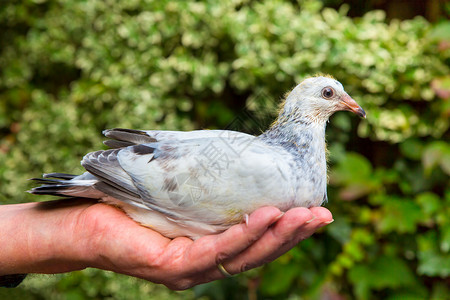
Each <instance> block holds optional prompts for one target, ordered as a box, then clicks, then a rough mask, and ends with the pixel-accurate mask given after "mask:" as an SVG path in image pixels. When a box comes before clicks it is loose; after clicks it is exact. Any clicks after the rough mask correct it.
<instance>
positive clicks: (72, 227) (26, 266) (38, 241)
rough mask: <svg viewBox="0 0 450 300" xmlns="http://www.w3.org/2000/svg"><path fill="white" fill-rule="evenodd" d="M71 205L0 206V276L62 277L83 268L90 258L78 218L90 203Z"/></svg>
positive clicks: (54, 202)
mask: <svg viewBox="0 0 450 300" xmlns="http://www.w3.org/2000/svg"><path fill="white" fill-rule="evenodd" d="M62 201H68V202H67V203H65V202H62ZM71 201H72V200H61V201H50V202H45V203H25V204H15V205H4V206H0V226H1V227H0V230H1V235H0V245H1V246H0V275H8V274H21V273H22V274H23V273H46V274H50V273H62V272H68V271H73V270H80V269H84V268H85V267H86V266H87V263H86V261H87V260H88V257H89V255H90V254H89V249H88V248H87V247H86V245H87V240H86V238H84V237H83V230H82V228H80V227H82V224H81V223H80V222H79V216H80V215H81V214H82V212H83V210H85V209H86V208H87V207H89V206H90V205H92V203H89V202H88V203H86V202H83V203H82V202H78V203H73V201H72V202H71ZM58 204H62V205H58ZM70 204H72V205H70ZM73 204H75V205H73Z"/></svg>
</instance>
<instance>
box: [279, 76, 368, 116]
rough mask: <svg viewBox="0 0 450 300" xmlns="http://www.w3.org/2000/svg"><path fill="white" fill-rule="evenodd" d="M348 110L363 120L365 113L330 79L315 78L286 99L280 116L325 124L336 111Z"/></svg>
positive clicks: (306, 80) (307, 81) (337, 83)
mask: <svg viewBox="0 0 450 300" xmlns="http://www.w3.org/2000/svg"><path fill="white" fill-rule="evenodd" d="M339 110H348V111H352V112H354V113H355V114H357V115H358V116H360V117H362V118H365V117H366V112H365V111H364V110H363V109H362V108H361V106H359V105H358V103H356V101H355V100H353V99H352V98H351V97H350V96H349V95H348V94H347V93H346V92H345V91H344V87H343V86H342V84H341V83H340V82H339V81H337V80H336V79H334V78H332V77H327V76H317V77H311V78H308V79H305V80H304V81H302V82H301V83H300V84H299V85H297V86H296V87H295V88H294V89H293V90H292V92H291V93H290V94H289V95H288V97H287V98H286V102H285V105H284V108H283V110H282V115H284V116H285V117H286V116H287V115H291V114H293V115H296V116H297V117H300V118H302V119H306V120H309V121H312V122H319V123H322V122H326V121H327V120H328V118H329V117H330V116H331V115H332V114H333V113H334V112H336V111H339Z"/></svg>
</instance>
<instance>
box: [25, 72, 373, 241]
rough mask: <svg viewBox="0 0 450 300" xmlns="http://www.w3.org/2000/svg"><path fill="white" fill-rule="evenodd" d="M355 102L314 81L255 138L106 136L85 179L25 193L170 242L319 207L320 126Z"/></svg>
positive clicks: (213, 133) (66, 179) (221, 134)
mask: <svg viewBox="0 0 450 300" xmlns="http://www.w3.org/2000/svg"><path fill="white" fill-rule="evenodd" d="M325 87H328V88H331V89H332V90H333V92H334V93H335V97H336V100H335V101H332V99H331V98H330V99H325V98H326V97H328V96H329V94H330V93H328V91H325V92H326V94H325V95H324V97H325V98H323V97H322V94H321V93H324V92H323V90H324V88H325ZM342 101H345V102H346V103H347V104H348V105H347V104H346V105H347V106H346V107H348V108H346V107H342V103H341V102H342ZM352 101H353V100H352V99H351V98H350V97H349V96H348V95H347V94H346V93H345V92H344V90H343V87H342V85H341V84H340V83H339V82H337V81H336V80H334V79H332V78H326V77H313V78H310V79H307V80H305V81H304V82H302V83H301V84H300V85H298V86H297V87H296V88H294V90H293V91H292V92H291V93H290V94H289V96H288V97H287V99H286V101H285V104H284V106H283V108H282V109H281V111H280V115H279V117H278V119H277V121H276V122H274V124H273V125H272V127H271V128H270V129H268V130H267V131H266V132H265V133H263V134H262V135H260V136H257V137H255V136H252V135H248V134H245V133H241V132H235V131H226V130H197V131H191V132H180V131H157V130H155V131H153V130H148V131H141V130H130V129H111V130H105V131H104V135H105V136H106V137H108V138H110V140H107V141H105V144H106V145H107V146H109V147H111V148H112V149H110V150H100V151H96V152H92V153H88V154H87V155H86V156H85V157H84V158H83V160H82V162H81V164H82V165H83V167H84V168H85V169H86V171H87V172H86V173H84V174H82V175H80V176H76V177H75V176H71V175H68V174H62V173H52V174H47V175H46V176H44V179H39V182H40V183H43V185H42V186H40V187H37V188H34V189H32V190H31V192H32V193H35V194H54V195H60V196H71V197H87V198H95V199H100V200H102V201H104V202H106V203H109V204H113V205H116V206H119V207H121V208H122V209H123V210H124V211H125V212H126V213H127V214H128V215H129V216H130V217H132V218H133V219H134V220H136V221H138V222H139V223H141V224H143V225H145V226H148V227H151V228H154V229H155V230H157V231H159V232H160V233H162V234H163V235H165V236H168V237H171V238H173V237H176V236H189V237H191V238H197V237H200V236H203V235H206V234H212V233H217V232H221V231H223V230H225V229H227V228H228V227H230V226H231V225H233V224H236V223H239V222H241V221H242V220H243V218H244V216H245V215H246V214H250V213H251V212H252V211H254V210H256V209H257V208H259V207H262V206H269V205H273V206H277V207H278V208H280V209H281V210H283V211H285V210H288V209H290V208H292V207H296V206H304V207H311V206H319V205H321V204H322V203H323V201H324V200H326V179H327V174H326V159H325V124H326V121H327V120H328V117H329V116H330V115H331V114H332V113H333V112H334V111H336V110H341V109H351V110H353V111H354V112H355V113H358V114H360V115H362V113H363V112H364V111H362V109H361V108H360V107H359V106H357V105H356V102H354V101H353V102H352ZM340 105H341V106H340ZM355 105H356V106H357V107H356V106H355ZM358 109H359V110H358ZM361 111H362V112H361ZM364 115H365V113H364ZM49 177H53V178H57V179H48V178H49Z"/></svg>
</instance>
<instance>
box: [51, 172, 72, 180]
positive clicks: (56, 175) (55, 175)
mask: <svg viewBox="0 0 450 300" xmlns="http://www.w3.org/2000/svg"><path fill="white" fill-rule="evenodd" d="M42 177H44V178H59V179H66V180H70V179H74V178H75V177H77V175H73V174H66V173H48V174H44V175H42Z"/></svg>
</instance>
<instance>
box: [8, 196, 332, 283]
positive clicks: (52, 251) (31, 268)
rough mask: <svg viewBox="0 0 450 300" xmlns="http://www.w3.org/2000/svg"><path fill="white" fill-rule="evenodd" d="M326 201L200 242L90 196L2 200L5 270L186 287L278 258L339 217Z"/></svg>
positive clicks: (264, 213) (265, 215)
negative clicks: (87, 272)
mask: <svg viewBox="0 0 450 300" xmlns="http://www.w3.org/2000/svg"><path fill="white" fill-rule="evenodd" d="M331 221H332V216H331V213H330V212H329V211H328V210H327V209H326V208H323V207H314V208H311V209H307V208H300V207H299V208H293V209H291V210H289V211H287V212H285V213H282V212H281V211H280V210H279V209H277V208H275V207H263V208H260V209H258V210H256V211H255V212H253V213H252V214H251V215H250V216H249V218H248V221H247V222H246V223H245V222H243V223H241V224H237V225H234V226H232V227H231V228H229V229H228V230H226V231H225V232H223V233H220V234H215V235H208V236H204V237H201V238H199V239H197V240H195V241H193V240H191V239H189V238H186V237H179V238H175V239H168V238H166V237H164V236H162V235H161V234H159V233H158V232H156V231H154V230H151V229H149V228H146V227H143V226H141V225H139V224H137V223H136V222H134V221H133V220H132V219H130V218H129V217H128V216H127V215H126V214H125V213H124V212H122V211H121V210H119V209H117V208H115V207H112V206H109V205H106V204H102V203H98V202H96V201H93V200H88V199H62V200H56V201H48V202H41V203H24V204H14V205H1V206H0V275H7V274H25V273H44V274H51V273H62V272H70V271H74V270H81V269H84V268H87V267H94V268H99V269H104V270H110V271H114V272H117V273H122V274H127V275H131V276H135V277H139V278H143V279H146V280H149V281H152V282H155V283H162V284H164V285H166V286H167V287H169V288H171V289H176V290H181V289H186V288H190V287H192V286H194V285H197V284H200V283H205V282H209V281H212V280H216V279H220V278H224V275H223V274H222V273H223V272H220V271H219V268H218V267H217V266H218V265H219V264H221V265H222V266H223V267H224V268H225V270H226V271H227V272H228V273H230V274H238V273H241V272H244V271H246V270H249V269H251V268H255V267H258V266H261V265H263V264H265V263H267V262H270V261H272V260H274V259H276V258H277V257H279V256H280V255H282V254H283V253H285V252H286V251H288V250H289V249H291V248H292V247H294V246H295V245H296V244H297V243H298V242H299V241H301V240H303V239H306V238H307V237H309V236H310V235H311V234H313V233H314V232H315V231H316V230H317V229H318V228H320V227H322V226H324V225H326V224H329V223H331Z"/></svg>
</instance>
